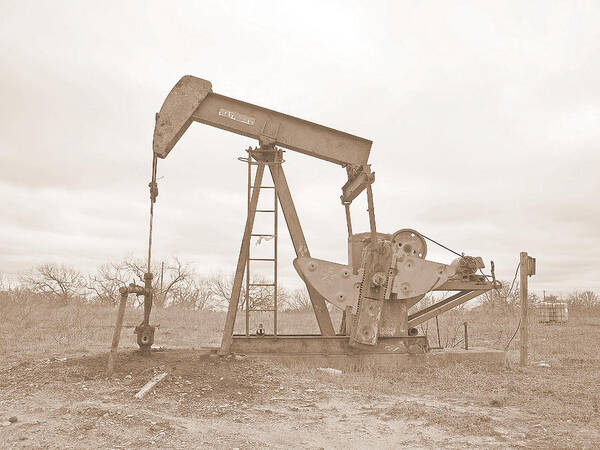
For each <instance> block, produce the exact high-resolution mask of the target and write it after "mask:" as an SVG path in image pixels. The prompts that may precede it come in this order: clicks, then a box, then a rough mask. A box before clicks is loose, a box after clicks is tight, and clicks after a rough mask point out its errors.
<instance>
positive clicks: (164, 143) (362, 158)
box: [153, 75, 373, 165]
mask: <svg viewBox="0 0 600 450" xmlns="http://www.w3.org/2000/svg"><path fill="white" fill-rule="evenodd" d="M192 121H197V122H201V123H204V124H206V125H210V126H213V127H216V128H221V129H223V130H227V131H230V132H232V133H236V134H241V135H243V136H247V137H250V138H254V139H257V140H258V141H259V142H260V144H261V145H277V146H280V147H283V148H287V149H289V150H294V151H297V152H300V153H304V154H307V155H310V156H314V157H315V158H319V159H323V160H326V161H330V162H333V163H336V164H341V165H343V164H356V165H364V164H366V163H367V161H368V159H369V153H370V151H371V145H372V144H373V143H372V141H370V140H368V139H364V138H361V137H358V136H354V135H352V134H348V133H344V132H342V131H339V130H335V129H333V128H328V127H325V126H323V125H319V124H316V123H313V122H309V121H307V120H303V119H299V118H297V117H293V116H289V115H287V114H283V113H280V112H277V111H273V110H270V109H267V108H262V107H260V106H256V105H253V104H250V103H246V102H243V101H240V100H236V99H234V98H230V97H225V96H223V95H219V94H215V93H212V85H211V83H210V82H209V81H207V80H203V79H200V78H196V77H193V76H190V75H187V76H185V77H183V78H182V79H181V80H179V82H178V83H177V84H176V85H175V87H174V88H173V89H172V90H171V92H170V93H169V95H168V96H167V98H166V99H165V101H164V103H163V105H162V108H161V110H160V112H159V114H158V117H157V121H156V127H155V129H154V145H153V149H154V152H155V153H156V154H158V155H159V156H160V157H161V158H165V157H166V156H167V155H168V153H169V152H170V151H171V149H172V148H173V146H174V145H175V144H176V143H177V141H178V140H179V138H180V137H181V136H182V135H183V133H184V132H185V130H187V128H188V127H189V126H190V124H191V122H192Z"/></svg>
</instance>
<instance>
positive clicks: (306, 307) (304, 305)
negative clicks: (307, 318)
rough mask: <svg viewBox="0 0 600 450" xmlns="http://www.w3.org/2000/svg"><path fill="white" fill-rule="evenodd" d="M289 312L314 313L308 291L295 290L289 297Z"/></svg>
mask: <svg viewBox="0 0 600 450" xmlns="http://www.w3.org/2000/svg"><path fill="white" fill-rule="evenodd" d="M286 306H287V308H286V309H287V310H288V311H295V312H308V311H312V303H311V301H310V297H309V296H308V291H307V290H306V289H294V290H293V291H292V292H291V294H290V295H289V301H288V303H287V305H286Z"/></svg>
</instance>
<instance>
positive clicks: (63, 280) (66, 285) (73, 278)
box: [22, 264, 86, 304]
mask: <svg viewBox="0 0 600 450" xmlns="http://www.w3.org/2000/svg"><path fill="white" fill-rule="evenodd" d="M22 283H23V285H24V286H25V287H26V288H28V289H30V290H31V291H33V292H36V293H40V294H44V295H48V296H51V297H52V298H53V299H55V300H58V301H60V302H61V303H63V304H66V303H68V302H69V301H70V300H73V299H75V298H81V297H83V295H84V292H85V287H86V283H85V278H84V277H83V275H82V274H81V273H80V272H78V271H77V270H75V269H74V268H72V267H68V266H65V265H58V264H43V265H41V266H38V267H37V268H36V269H34V270H33V271H32V272H30V273H29V274H26V275H24V276H23V277H22Z"/></svg>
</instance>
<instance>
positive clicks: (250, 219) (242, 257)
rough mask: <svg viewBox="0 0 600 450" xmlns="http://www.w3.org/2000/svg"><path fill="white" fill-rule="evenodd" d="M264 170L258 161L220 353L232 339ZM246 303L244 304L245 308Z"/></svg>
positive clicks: (229, 345) (228, 347)
mask: <svg viewBox="0 0 600 450" xmlns="http://www.w3.org/2000/svg"><path fill="white" fill-rule="evenodd" d="M264 172H265V165H264V164H262V163H260V164H259V165H258V167H257V168H256V176H255V177H254V188H253V189H252V197H251V198H250V208H249V209H248V216H247V218H246V227H245V228H244V236H243V238H242V245H241V246H240V254H239V257H238V262H237V267H236V270H235V278H234V279H233V287H232V289H231V298H230V299H229V307H228V309H227V318H226V319H225V329H224V331H223V339H222V340H221V348H220V349H219V354H220V355H227V354H229V349H230V348H231V342H232V340H233V327H234V325H235V317H236V315H237V309H238V305H239V302H240V292H241V289H242V281H243V279H244V269H245V268H246V263H247V260H248V251H249V249H250V234H251V233H252V227H253V226H254V217H255V216H256V206H257V204H258V195H259V193H260V187H259V186H261V185H262V178H263V174H264ZM247 307H248V305H246V308H247Z"/></svg>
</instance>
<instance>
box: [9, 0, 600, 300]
mask: <svg viewBox="0 0 600 450" xmlns="http://www.w3.org/2000/svg"><path fill="white" fill-rule="evenodd" d="M599 24H600V4H599V3H598V2H593V1H590V2H558V1H540V2H533V1H532V2H521V1H514V2H509V1H503V2H482V1H473V2H467V1H453V2H427V1H397V2H367V1H363V2H356V1H340V2H323V1H316V2H307V1H302V2H276V1H273V2H255V1H252V2H249V1H245V2H241V1H240V2H237V1H228V2H220V1H219V2H217V1H214V2H213V1H204V2H202V1H198V2H181V1H179V2H165V1H161V2H148V1H140V2H132V1H129V2H117V1H113V2H110V1H109V2H82V1H73V2H65V1H46V2H44V1H35V2H34V1H6V0H0V54H1V55H2V70H0V99H1V100H0V119H1V124H0V156H1V159H0V207H1V211H2V213H1V220H0V272H3V273H8V274H15V273H19V272H21V271H24V270H27V269H29V268H31V267H32V266H35V265H37V264H40V263H42V262H58V263H65V264H69V265H72V266H75V267H77V268H79V269H80V270H82V271H91V270H94V268H95V267H96V266H97V265H99V264H101V263H104V262H109V261H118V260H120V259H122V258H124V257H126V256H129V255H133V256H139V257H144V255H145V251H146V244H147V231H148V187H147V184H148V181H149V177H150V164H151V156H152V146H151V145H152V132H153V127H154V115H155V113H156V112H157V111H158V110H159V109H160V106H161V104H162V102H163V100H164V98H165V97H166V95H167V94H168V92H169V91H170V89H171V88H172V86H173V85H174V84H175V83H176V82H177V80H178V79H179V78H180V77H181V76H183V75H186V74H192V75H195V76H197V77H200V78H205V79H207V80H209V81H211V82H212V84H213V90H214V91H215V92H217V93H220V94H223V95H226V96H229V97H235V98H238V99H241V100H244V101H247V102H250V103H255V104H258V105H260V106H264V107H267V108H271V109H274V110H277V111H281V112H284V113H287V114H291V115H295V116H298V117H301V118H304V119H306V120H310V121H312V122H317V123H320V124H323V125H326V126H329V127H333V128H336V129H339V130H342V131H346V132H349V133H352V134H355V135H358V136H361V137H365V138H368V139H371V140H372V141H373V148H372V151H371V158H370V162H371V164H372V168H373V170H374V171H375V172H376V182H375V184H374V187H373V189H374V195H375V212H376V215H377V226H378V230H379V231H382V232H388V233H391V232H394V231H396V230H398V229H400V228H408V227H410V228H414V229H416V230H418V231H420V232H422V233H424V234H425V235H427V236H430V237H432V238H434V239H436V240H438V241H440V242H442V243H444V244H445V245H447V246H449V247H451V248H453V249H455V250H458V251H464V252H466V253H467V254H471V255H479V256H482V257H483V258H484V260H485V261H486V265H487V266H488V267H489V260H490V259H493V260H494V261H495V263H496V269H497V275H498V277H499V278H501V279H508V280H510V279H512V276H513V273H514V270H515V267H516V264H517V262H518V255H519V252H520V251H528V252H529V253H530V254H531V255H532V256H535V257H536V258H537V270H538V274H537V275H536V276H535V277H534V278H532V279H531V281H530V286H531V288H532V289H534V290H536V291H541V290H543V289H546V290H547V291H551V292H566V291H569V290H573V289H594V290H597V291H598V290H600V201H599V200H598V196H600V174H599V170H600V152H599V150H600V81H599V80H600V25H599ZM255 144H256V143H255V142H254V141H252V140H251V139H248V138H245V137H241V136H237V135H234V134H231V133H227V132H225V131H222V130H217V129H212V128H210V127H207V126H204V125H200V124H193V125H192V126H191V127H190V128H189V130H188V131H187V133H186V134H185V135H184V136H183V138H182V139H181V141H180V142H179V143H178V145H177V146H176V147H175V148H174V150H173V151H172V152H171V153H170V155H169V156H168V157H167V158H166V159H165V160H164V161H162V160H161V161H159V167H158V174H159V177H160V180H159V190H160V194H159V197H158V202H157V204H156V211H155V213H156V221H155V237H154V239H155V255H156V260H157V261H159V260H161V259H164V258H167V257H169V256H174V255H177V256H179V257H180V258H182V259H183V260H186V261H190V262H193V263H194V264H196V265H197V267H198V270H199V271H200V272H203V273H210V272H215V271H219V270H220V271H224V272H232V271H233V269H234V267H235V262H236V258H237V253H238V250H239V245H240V239H241V233H242V230H243V225H244V222H245V212H246V211H245V208H246V167H245V166H244V164H242V163H241V162H239V161H238V160H237V157H239V156H243V155H244V149H245V148H247V147H248V146H249V145H255ZM285 159H286V162H285V165H284V168H285V170H286V173H287V177H288V181H289V184H290V189H291V191H292V194H293V196H294V199H295V201H296V206H297V209H298V214H299V217H300V220H301V222H302V224H303V227H304V231H305V234H306V237H307V240H308V244H309V247H310V249H311V253H312V255H313V256H314V257H316V258H320V259H327V260H331V261H336V262H341V263H345V262H346V254H347V253H346V252H347V250H346V238H347V236H346V225H345V219H344V210H343V207H342V205H341V204H340V201H339V195H340V193H341V191H340V189H341V186H342V185H343V184H344V182H345V181H346V178H345V171H344V170H343V169H342V168H340V167H339V166H336V165H334V164H331V163H328V162H324V161H320V160H316V159H312V158H310V157H307V156H304V155H300V154H298V153H294V152H290V151H288V152H286V154H285ZM352 212H353V219H354V222H355V224H354V228H355V231H367V230H368V220H367V213H366V201H365V199H364V195H362V196H361V197H360V198H359V199H357V200H356V201H355V202H354V204H353V206H352ZM281 224H282V229H281V230H280V231H281V233H280V235H281V238H280V275H281V281H282V282H283V283H285V284H286V285H289V286H296V285H298V284H299V283H300V282H299V280H298V278H297V277H296V275H295V273H294V270H293V267H292V265H291V261H292V259H293V256H292V255H293V252H292V248H291V245H290V242H289V237H288V236H287V234H286V232H285V226H284V222H283V220H281ZM263 225H264V224H263ZM452 258H453V255H451V254H449V253H448V252H447V251H444V250H441V249H437V248H435V246H434V245H432V244H430V245H429V255H428V259H432V260H437V261H440V262H450V261H451V260H452Z"/></svg>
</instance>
